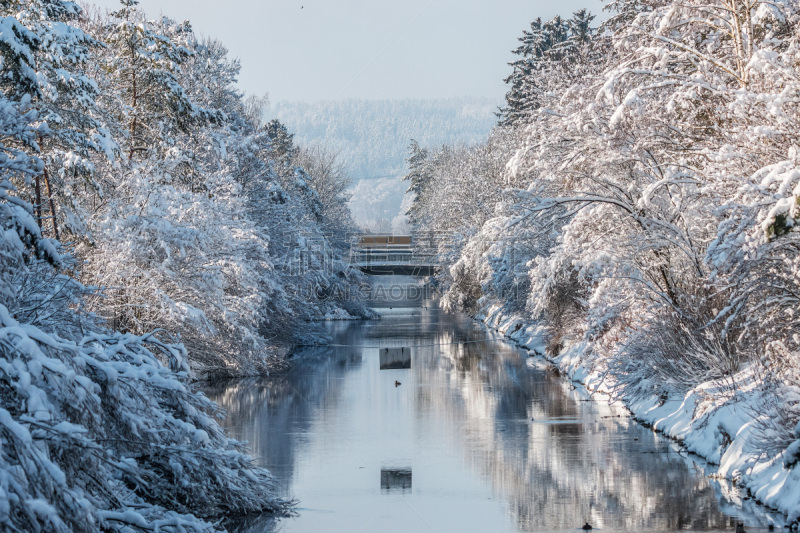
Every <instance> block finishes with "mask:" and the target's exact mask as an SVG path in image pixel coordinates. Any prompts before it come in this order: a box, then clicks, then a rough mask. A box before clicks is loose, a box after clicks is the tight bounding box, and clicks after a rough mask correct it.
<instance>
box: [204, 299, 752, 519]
mask: <svg viewBox="0 0 800 533" xmlns="http://www.w3.org/2000/svg"><path fill="white" fill-rule="evenodd" d="M330 328H331V329H330V332H329V333H330V334H331V336H332V337H333V339H334V343H335V344H338V345H346V346H343V347H328V348H315V349H308V350H305V351H303V352H302V353H298V354H297V357H296V358H295V359H296V363H295V366H294V368H293V369H292V370H291V371H290V372H289V373H288V374H287V375H284V376H276V377H272V378H269V379H261V380H248V381H242V382H238V383H233V384H228V385H224V386H218V387H214V388H209V390H208V391H207V392H208V393H209V394H210V396H211V397H212V399H214V400H215V401H217V402H218V404H219V405H220V406H221V407H222V408H224V409H225V410H227V412H228V417H227V418H226V420H225V424H226V426H227V427H228V429H229V430H230V431H231V432H232V433H233V434H234V435H236V436H237V437H238V438H240V439H242V440H247V441H249V442H250V446H251V447H252V450H253V454H254V456H255V458H256V460H257V461H258V462H260V463H261V464H264V465H266V466H268V467H269V468H270V469H271V470H272V472H273V473H274V474H275V475H276V477H277V478H278V479H279V480H280V481H281V483H282V484H283V486H284V487H285V489H286V494H285V495H287V496H296V497H298V498H299V499H300V500H301V508H302V506H303V501H304V495H303V494H302V493H298V494H295V493H294V491H293V485H294V483H295V476H296V475H297V472H298V471H305V470H304V469H307V468H312V466H308V465H313V468H314V469H316V470H320V472H317V471H316V470H315V472H314V473H313V475H314V476H318V478H319V481H318V482H317V481H315V482H314V485H313V487H314V491H315V494H314V498H315V501H319V502H323V503H322V504H324V502H326V501H329V503H330V507H331V508H330V512H331V513H332V514H331V517H330V518H327V519H326V521H325V522H324V523H325V524H328V525H329V526H330V529H326V530H329V531H334V530H337V529H336V527H337V526H336V520H335V518H336V516H337V512H339V513H340V511H339V510H338V509H337V508H336V506H337V505H338V506H343V505H351V504H352V505H353V506H354V508H355V509H356V511H357V510H358V506H359V505H360V506H362V507H363V508H367V507H370V506H373V505H375V506H377V505H383V503H381V502H385V501H386V500H385V499H384V500H380V499H379V498H380V493H381V491H388V493H387V494H389V495H393V497H400V498H404V501H405V502H406V503H407V504H408V505H416V506H417V507H418V508H424V505H425V499H426V498H427V499H428V500H431V499H434V500H436V506H437V507H438V508H441V509H442V512H448V513H459V512H461V513H464V514H468V513H469V511H470V509H469V507H470V506H473V505H474V500H470V499H469V498H467V497H465V496H464V494H465V491H468V490H472V491H473V492H475V491H477V492H480V491H481V490H484V491H485V492H487V493H488V494H490V495H491V496H492V497H493V499H495V500H500V502H503V504H502V505H500V507H503V508H504V509H505V511H503V513H498V517H500V518H502V516H503V515H504V516H505V517H506V518H504V519H502V520H503V521H504V523H498V524H496V527H495V526H493V527H495V530H496V531H515V530H516V531H554V530H556V531H559V530H568V529H573V528H579V527H580V526H581V525H582V524H583V523H584V521H589V522H590V523H591V524H592V525H594V526H595V527H598V528H603V529H609V530H637V531H674V530H683V529H692V530H724V529H728V530H731V525H730V524H731V522H730V517H731V515H736V518H735V519H736V520H743V519H744V520H745V521H748V522H749V523H752V524H755V523H762V524H764V525H766V523H767V522H766V521H765V520H766V518H765V517H766V515H765V511H763V510H762V509H760V508H758V507H757V506H753V505H751V506H749V508H748V511H743V510H742V509H741V508H739V507H734V506H733V505H731V504H730V503H729V502H726V500H725V499H724V498H722V496H721V493H722V491H721V490H720V487H719V486H718V485H716V484H712V483H711V482H710V481H709V480H708V478H707V476H706V474H705V472H704V471H703V469H704V468H705V467H704V466H703V465H700V464H698V463H695V462H694V461H693V460H692V459H691V458H689V457H687V456H686V455H685V454H683V453H681V452H680V450H679V448H678V447H677V446H675V445H674V444H672V443H670V442H668V441H666V440H665V439H663V438H661V437H660V436H658V435H655V434H653V433H652V432H651V431H649V430H647V429H645V428H643V427H641V426H639V425H638V424H636V422H634V421H633V420H631V419H630V418H629V416H628V414H627V412H626V411H625V410H624V409H623V408H621V407H619V406H609V405H607V404H606V403H604V402H593V401H587V400H588V399H589V396H588V395H587V394H586V393H585V392H583V391H582V389H580V388H577V389H574V387H572V386H571V385H570V384H569V383H568V382H567V381H565V380H564V378H562V377H559V376H557V375H555V374H554V373H553V372H551V371H549V370H548V367H547V365H546V364H544V362H543V361H541V360H538V359H535V358H527V357H526V356H525V355H524V354H523V353H522V352H521V351H520V350H516V349H514V348H512V347H510V346H509V345H507V344H505V343H503V342H500V341H499V340H498V339H495V338H489V339H488V340H487V337H491V335H490V333H489V332H487V331H486V330H485V329H484V328H482V327H480V326H479V325H477V324H475V323H474V322H472V321H470V320H468V319H466V318H465V317H459V316H452V315H448V314H445V313H442V312H440V311H438V310H436V309H434V308H431V309H421V308H417V309H415V308H404V309H401V310H397V309H394V310H392V312H387V313H386V315H385V316H384V319H383V320H381V321H377V322H374V321H373V322H359V323H352V324H351V323H338V324H332V325H331V326H330ZM378 346H381V347H383V346H389V347H398V346H414V349H413V357H414V363H413V368H412V369H410V370H392V371H383V372H381V371H380V370H379V365H378V348H377V347H378ZM391 372H404V374H392V375H391V376H386V378H385V379H386V380H387V381H386V382H385V383H384V382H383V381H380V380H381V379H384V377H383V376H381V375H379V374H386V373H391ZM395 375H397V376H403V377H402V379H400V381H402V383H403V385H402V387H399V388H395V387H394V386H392V387H389V386H388V384H389V383H391V381H389V380H394V379H395V377H393V376H395ZM573 389H574V390H573ZM383 417H388V418H389V420H386V419H384V418H383ZM359 432H363V434H359ZM343 433H346V434H343ZM348 439H349V440H351V441H352V442H355V443H357V444H353V446H354V447H358V453H359V454H361V456H363V458H365V459H370V458H374V459H375V460H376V461H379V460H382V461H385V460H390V461H391V460H392V459H397V461H401V463H400V464H402V465H403V468H394V467H391V468H390V467H383V468H382V469H381V470H380V479H381V483H380V486H378V483H377V482H376V477H375V476H374V475H372V474H371V473H369V474H364V475H363V476H362V477H359V476H360V475H361V474H360V473H361V472H363V471H361V470H358V468H362V467H361V466H354V467H353V470H352V477H351V478H350V479H348V476H351V474H347V473H345V474H340V473H339V472H340V471H342V472H350V470H335V469H336V468H339V469H341V467H342V465H341V464H337V463H340V462H341V458H342V457H343V456H342V455H338V456H335V457H334V458H332V459H331V460H330V464H329V463H328V462H327V461H326V458H325V457H313V456H312V455H313V454H315V453H321V452H320V450H325V449H328V448H329V447H330V446H332V444H330V442H331V441H337V440H342V441H347V440H348ZM320 443H322V444H320ZM326 443H327V444H326ZM326 446H327V447H326ZM362 447H363V448H362ZM398 450H399V451H398ZM391 453H394V454H395V455H398V457H394V458H392V457H385V456H384V455H383V454H391ZM436 453H441V454H442V455H441V460H439V458H437V457H436V456H434V457H430V456H429V455H426V454H436ZM451 455H457V456H458V455H460V456H461V460H460V461H452V459H453V458H452V457H450V456H451ZM397 461H395V462H394V464H397ZM402 461H407V462H405V463H403V462H402ZM448 461H450V463H448ZM366 462H368V461H366ZM357 463H358V462H356V463H354V465H355V464H357ZM451 463H452V465H453V466H448V465H449V464H451ZM406 465H409V466H407V467H406ZM412 467H413V471H414V490H413V491H411V490H410V489H411V471H412ZM328 468H330V469H331V472H337V473H336V476H339V477H338V478H337V477H335V476H334V479H328V475H327V474H326V473H325V472H324V471H325V470H326V469H328ZM434 472H435V476H436V480H435V482H433V481H431V479H430V476H432V475H433V474H434ZM406 473H407V474H406ZM465 473H466V474H465ZM426 475H427V477H426ZM464 475H467V476H469V478H470V480H471V481H470V483H473V484H474V486H475V487H478V488H474V487H473V488H468V487H465V486H464V483H465V482H464V480H463V476H464ZM362 478H363V484H364V486H363V487H361V485H359V483H361V480H362ZM314 479H315V480H316V479H317V478H314ZM370 480H371V481H370ZM451 480H452V482H451ZM326 483H329V484H330V486H328V485H326ZM406 483H407V485H408V486H407V487H406V486H405V484H406ZM337 484H341V485H342V486H343V488H342V489H341V490H338V487H337ZM384 485H386V487H384ZM434 485H435V487H434ZM349 486H352V487H354V488H352V489H348V488H346V487H349ZM306 487H307V486H306ZM397 487H401V489H400V490H399V494H398V492H397ZM480 487H484V488H480ZM306 490H309V489H308V488H306ZM326 490H327V491H329V492H330V497H329V500H326V499H325V498H326V496H325V494H326V493H325V491H326ZM348 490H350V491H351V492H350V493H352V499H355V500H357V501H354V502H351V504H350V503H342V502H343V501H344V500H342V499H336V498H344V497H346V495H347V494H350V493H348V492H347V491H348ZM317 492H319V494H317ZM470 494H472V493H470ZM730 494H731V495H733V496H734V497H736V492H735V491H733V492H730ZM375 498H378V499H375ZM485 499H486V498H485V497H484V500H485ZM322 504H318V505H322ZM459 506H462V507H459ZM392 509H395V508H392ZM403 509H405V511H403ZM445 510H446V511H445ZM385 512H386V513H389V515H390V516H389V518H387V520H389V519H391V520H392V521H394V522H397V523H398V524H401V526H398V527H397V528H396V529H395V530H398V531H401V530H404V528H403V527H402V524H404V523H405V522H403V520H404V518H403V517H402V516H401V515H399V514H398V515H397V516H395V515H392V514H391V513H392V512H397V513H401V512H406V513H407V512H408V509H406V508H405V507H402V506H399V507H397V508H396V511H385ZM509 513H510V515H511V520H510V521H509V520H508V514H509ZM340 514H341V513H340ZM300 515H301V516H300V519H298V520H297V521H291V520H290V521H288V522H286V523H284V524H282V525H280V526H278V523H277V522H275V521H273V520H271V519H268V518H266V519H264V521H260V522H259V521H258V520H256V521H255V522H253V521H252V520H248V521H242V522H238V523H237V524H236V527H235V528H234V529H236V530H238V531H242V532H244V531H248V532H250V531H252V532H255V531H273V530H275V529H280V530H281V531H295V530H310V529H309V528H306V529H304V527H305V526H304V524H305V522H304V521H303V520H302V518H303V516H304V511H302V510H301V512H300ZM427 518H428V523H429V524H434V523H435V520H436V518H435V517H431V516H428V517H427ZM342 521H343V523H345V522H346V520H345V518H344V517H343V518H342ZM387 523H393V522H387ZM448 523H449V522H445V521H443V522H441V524H448ZM231 525H234V524H231ZM405 529H406V530H407V528H405ZM437 529H441V530H447V529H446V525H445V526H441V525H439V526H437ZM341 530H347V528H346V527H344V526H342V527H341Z"/></svg>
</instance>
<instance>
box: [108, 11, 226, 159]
mask: <svg viewBox="0 0 800 533" xmlns="http://www.w3.org/2000/svg"><path fill="white" fill-rule="evenodd" d="M120 3H121V4H122V8H121V9H119V10H117V11H115V12H114V13H112V16H113V17H114V18H116V19H118V21H119V22H115V23H113V24H108V25H107V27H106V34H105V35H104V40H105V41H106V42H107V43H108V44H109V45H110V54H108V55H107V59H106V61H107V65H106V69H107V70H108V72H110V78H111V82H112V84H113V87H114V90H115V91H118V92H119V93H121V95H123V97H122V101H121V102H120V103H121V105H120V109H119V110H118V113H119V116H118V120H119V121H120V122H121V123H124V124H127V128H126V129H127V143H126V144H127V148H126V152H127V156H128V160H130V161H133V160H134V158H135V157H137V156H138V157H139V158H140V159H141V158H143V157H144V156H146V155H147V154H148V153H149V152H150V151H151V150H155V151H156V154H163V151H164V150H166V149H168V146H169V145H170V138H171V137H172V136H173V135H175V134H183V133H186V132H187V131H189V129H190V127H191V126H193V125H197V124H202V123H204V122H210V121H214V120H218V119H220V115H219V113H217V112H214V111H212V110H209V109H206V108H203V107H201V106H199V105H197V104H196V103H195V102H194V101H193V100H192V99H191V98H190V97H189V96H188V94H187V92H186V90H185V89H184V87H183V86H182V85H181V84H180V82H179V80H178V77H179V75H180V72H181V65H182V64H183V63H184V62H185V61H186V60H187V59H188V58H189V57H190V56H191V55H192V54H193V52H192V49H191V48H192V45H193V43H192V42H191V41H192V40H193V39H194V34H193V32H192V28H191V25H190V24H189V23H188V22H183V23H179V24H175V23H173V22H172V21H169V20H168V19H162V20H161V21H155V22H154V21H147V20H145V18H144V14H143V13H142V12H141V11H140V10H139V9H138V8H137V5H138V4H139V2H138V0H120Z"/></svg>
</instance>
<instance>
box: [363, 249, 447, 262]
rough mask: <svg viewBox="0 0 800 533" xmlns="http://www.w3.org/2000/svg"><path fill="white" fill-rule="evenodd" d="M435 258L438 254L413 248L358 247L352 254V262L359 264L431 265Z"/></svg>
mask: <svg viewBox="0 0 800 533" xmlns="http://www.w3.org/2000/svg"><path fill="white" fill-rule="evenodd" d="M435 260H436V256H435V255H434V254H430V253H420V252H417V251H415V250H413V249H411V248H405V249H401V248H393V249H377V248H356V249H354V250H352V251H351V254H350V261H351V263H353V264H357V265H381V264H409V265H431V264H434V263H435Z"/></svg>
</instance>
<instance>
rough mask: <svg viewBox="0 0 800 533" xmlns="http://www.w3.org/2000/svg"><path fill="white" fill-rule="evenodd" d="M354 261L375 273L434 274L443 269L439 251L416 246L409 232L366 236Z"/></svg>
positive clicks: (355, 251)
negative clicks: (438, 254) (437, 253)
mask: <svg viewBox="0 0 800 533" xmlns="http://www.w3.org/2000/svg"><path fill="white" fill-rule="evenodd" d="M350 263H351V264H352V265H353V266H354V267H357V268H360V269H361V271H362V272H364V273H365V274H368V275H371V276H432V275H433V274H435V273H436V272H437V270H438V269H439V265H438V264H437V263H436V254H435V253H433V251H432V250H428V249H423V248H421V247H418V246H414V244H413V242H412V239H411V237H410V236H408V235H362V236H361V237H360V238H359V240H358V243H355V244H354V245H353V247H352V249H351V251H350Z"/></svg>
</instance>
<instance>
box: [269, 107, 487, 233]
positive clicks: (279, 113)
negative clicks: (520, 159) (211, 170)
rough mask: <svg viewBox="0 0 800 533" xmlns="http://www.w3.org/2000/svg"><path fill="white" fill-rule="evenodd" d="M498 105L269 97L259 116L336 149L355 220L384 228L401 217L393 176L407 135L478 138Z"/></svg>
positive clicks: (299, 139) (445, 140)
mask: <svg viewBox="0 0 800 533" xmlns="http://www.w3.org/2000/svg"><path fill="white" fill-rule="evenodd" d="M498 104H499V102H495V101H493V100H490V99H487V98H471V97H457V98H447V99H432V100H411V99H408V100H342V101H322V102H276V103H274V104H272V105H271V106H270V108H269V109H268V111H267V115H268V118H269V119H273V118H277V119H278V120H280V121H281V122H283V123H284V124H285V125H286V127H287V128H288V129H289V131H290V132H292V133H294V134H295V142H296V143H297V144H298V145H301V146H324V147H325V148H327V149H329V150H332V151H334V152H336V153H338V154H339V157H340V160H341V161H342V163H344V165H345V167H346V169H347V173H348V175H349V176H350V177H351V178H352V179H353V192H354V195H353V199H352V201H351V203H350V208H351V210H352V211H353V216H354V217H355V219H356V221H357V222H358V223H359V224H361V225H362V226H367V227H370V228H371V229H375V230H380V231H388V230H390V229H391V225H392V220H393V219H394V221H395V222H394V223H395V226H397V224H401V221H400V220H399V219H398V217H397V215H398V214H399V213H400V211H401V202H402V200H403V193H404V192H405V189H406V184H405V183H403V182H402V181H401V177H402V176H403V175H404V174H405V172H406V163H405V160H406V157H407V155H408V147H409V144H410V142H411V139H415V140H416V141H417V142H419V143H420V145H422V146H428V147H433V146H438V145H442V144H449V145H452V144H472V143H476V142H481V141H483V140H485V139H486V137H487V135H488V133H489V132H490V131H491V129H492V127H494V125H495V124H496V122H497V117H496V116H495V111H496V110H497V107H498ZM367 181H368V182H369V183H363V182H367ZM373 193H374V194H373ZM396 229H400V228H396Z"/></svg>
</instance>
